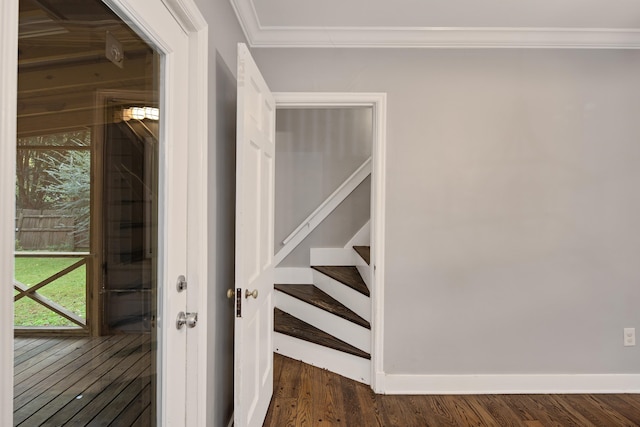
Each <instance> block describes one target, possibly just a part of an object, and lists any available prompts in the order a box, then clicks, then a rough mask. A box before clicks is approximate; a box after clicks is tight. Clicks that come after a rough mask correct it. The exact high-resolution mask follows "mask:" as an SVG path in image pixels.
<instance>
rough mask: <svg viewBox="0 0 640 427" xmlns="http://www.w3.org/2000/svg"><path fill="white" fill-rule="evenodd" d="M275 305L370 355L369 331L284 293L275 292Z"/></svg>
mask: <svg viewBox="0 0 640 427" xmlns="http://www.w3.org/2000/svg"><path fill="white" fill-rule="evenodd" d="M275 305H276V307H278V308H279V309H280V310H282V311H285V312H287V313H289V314H291V315H292V316H294V317H297V318H298V319H300V320H302V321H304V322H307V323H308V324H310V325H312V326H315V327H316V328H318V329H320V330H322V331H324V332H326V333H328V334H329V335H333V336H334V337H336V338H338V339H340V340H342V341H344V342H346V343H349V344H351V345H352V346H354V347H357V348H359V349H360V350H362V351H365V352H367V353H371V331H370V330H369V329H367V328H364V327H362V326H360V325H356V324H355V323H353V322H350V321H348V320H346V319H343V318H342V317H339V316H336V315H334V314H331V313H329V312H327V311H325V310H322V309H321V308H318V307H315V306H313V305H310V304H307V303H306V302H304V301H301V300H299V299H297V298H294V297H292V296H290V295H288V294H286V293H284V292H280V291H277V292H276V299H275Z"/></svg>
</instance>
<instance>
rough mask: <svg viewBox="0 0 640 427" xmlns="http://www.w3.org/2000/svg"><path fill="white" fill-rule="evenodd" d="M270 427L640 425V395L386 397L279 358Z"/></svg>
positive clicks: (358, 384) (312, 368) (320, 371)
mask: <svg viewBox="0 0 640 427" xmlns="http://www.w3.org/2000/svg"><path fill="white" fill-rule="evenodd" d="M272 426H273V427H281V426H292V427H293V426H345V427H352V426H355V427H425V426H438V427H440V426H452V427H465V426H514V427H516V426H517V427H520V426H522V427H546V426H580V427H590V426H603V427H614V426H640V394H570V395H568V394H564V395H562V394H545V395H540V394H521V395H506V394H505V395H463V396H431V395H430V396H383V395H376V394H374V393H373V392H372V391H371V389H370V388H369V386H366V385H364V384H360V383H358V382H355V381H352V380H350V379H347V378H344V377H341V376H339V375H336V374H333V373H331V372H328V371H326V370H323V369H319V368H315V367H313V366H310V365H307V364H304V363H302V362H299V361H297V360H293V359H290V358H287V357H284V356H281V355H279V354H276V355H274V372H273V399H271V405H270V406H269V412H268V413H267V418H266V420H265V422H264V427H272Z"/></svg>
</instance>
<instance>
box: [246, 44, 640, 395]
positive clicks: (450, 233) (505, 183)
mask: <svg viewBox="0 0 640 427" xmlns="http://www.w3.org/2000/svg"><path fill="white" fill-rule="evenodd" d="M255 57H256V61H257V63H258V65H259V66H260V68H261V70H262V72H263V74H264V76H265V78H266V80H267V82H268V83H269V84H270V86H271V87H272V89H273V90H275V91H306V92H309V91H331V92H340V91H345V92H387V93H388V124H387V126H388V135H387V141H388V143H387V183H386V186H387V200H386V212H387V214H386V218H387V220H386V233H387V234H386V242H387V243H386V248H385V253H386V260H385V266H386V277H385V278H384V279H385V294H384V319H385V326H384V337H385V338H384V339H385V341H384V370H385V372H386V373H387V374H389V375H407V376H420V375H445V376H447V375H454V376H455V375H463V376H464V375H476V374H487V375H546V374H550V375H556V374H557V375H567V374H583V375H590V374H604V375H611V376H615V375H617V374H623V375H627V376H626V377H625V378H632V379H633V378H635V379H633V381H636V388H640V387H638V386H637V385H638V384H637V378H638V377H637V374H639V373H640V365H639V364H638V363H637V361H638V360H640V347H623V345H622V344H623V342H622V330H623V328H624V327H636V328H638V327H640V310H638V309H637V301H640V287H639V286H638V285H637V284H638V283H639V282H640V270H638V269H637V254H638V252H639V251H640V234H638V233H637V232H635V231H634V230H637V219H638V218H639V217H640V192H639V191H638V190H637V183H638V182H640V168H638V167H637V165H638V162H639V161H640V144H638V143H637V141H638V140H639V138H640V121H638V120H637V112H638V111H640V78H638V76H639V75H640V52H637V51H621V50H616V51H614V50H597V51H596V50H580V51H579V50H490V49H487V50H422V49H416V50H395V49H383V50H376V49H362V50H357V49H256V50H255ZM629 374H636V376H632V377H629V376H628V375H629ZM581 378H589V377H586V376H585V377H581ZM608 378H613V377H608ZM587 382H588V381H587ZM592 384H594V389H598V384H597V383H592ZM462 388H464V387H462ZM567 388H569V389H570V388H571V386H568V387H567ZM538 389H539V390H540V391H544V381H543V382H542V386H541V387H539V388H538ZM414 391H420V390H418V389H414ZM476 391H478V390H476Z"/></svg>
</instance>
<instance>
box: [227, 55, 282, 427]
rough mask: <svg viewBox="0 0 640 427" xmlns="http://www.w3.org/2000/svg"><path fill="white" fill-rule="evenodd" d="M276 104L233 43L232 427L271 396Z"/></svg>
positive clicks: (253, 418) (253, 417)
mask: <svg viewBox="0 0 640 427" xmlns="http://www.w3.org/2000/svg"><path fill="white" fill-rule="evenodd" d="M275 107H276V105H275V101H274V99H273V95H272V94H271V92H270V91H269V88H268V87H267V84H266V83H265V81H264V79H263V78H262V76H261V75H260V70H258V67H257V66H256V64H255V62H254V61H253V58H251V54H250V53H249V50H248V49H247V47H246V46H245V45H244V44H242V43H240V44H239V45H238V128H237V132H238V134H237V153H236V165H237V170H236V286H235V304H236V312H235V315H236V318H235V361H234V362H235V396H234V418H235V420H234V422H235V424H234V425H235V426H236V427H253V426H262V422H263V421H264V417H265V415H266V413H267V409H268V408H269V402H270V400H271V395H272V394H273V348H272V335H273V300H272V297H273V280H274V262H273V227H274V223H273V200H274V162H275V112H276V109H275Z"/></svg>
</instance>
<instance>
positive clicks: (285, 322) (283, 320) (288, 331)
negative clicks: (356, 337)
mask: <svg viewBox="0 0 640 427" xmlns="http://www.w3.org/2000/svg"><path fill="white" fill-rule="evenodd" d="M273 325H274V328H273V329H274V331H276V332H280V333H281V334H285V335H289V336H292V337H294V338H298V339H301V340H305V341H308V342H311V343H314V344H318V345H322V346H324V347H329V348H332V349H334V350H338V351H342V352H345V353H349V354H353V355H354V356H358V357H362V358H364V359H371V355H369V354H368V353H366V352H364V351H362V350H360V349H359V348H357V347H354V346H352V345H351V344H349V343H346V342H344V341H342V340H339V339H338V338H336V337H334V336H333V335H329V334H328V333H326V332H324V331H322V330H320V329H318V328H316V327H315V326H312V325H310V324H308V323H306V322H304V321H302V320H300V319H298V318H297V317H294V316H292V315H290V314H289V313H286V312H284V311H282V310H280V309H279V308H276V309H274V319H273Z"/></svg>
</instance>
